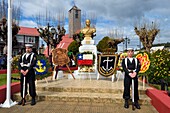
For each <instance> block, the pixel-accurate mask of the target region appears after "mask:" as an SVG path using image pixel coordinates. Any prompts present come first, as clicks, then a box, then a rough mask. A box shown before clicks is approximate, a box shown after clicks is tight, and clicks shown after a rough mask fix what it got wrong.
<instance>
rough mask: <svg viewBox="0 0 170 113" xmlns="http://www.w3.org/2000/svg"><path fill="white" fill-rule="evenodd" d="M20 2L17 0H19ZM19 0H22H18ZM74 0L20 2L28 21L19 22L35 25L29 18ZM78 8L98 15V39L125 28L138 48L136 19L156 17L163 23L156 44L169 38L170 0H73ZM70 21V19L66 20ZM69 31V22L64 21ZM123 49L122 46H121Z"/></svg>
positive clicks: (65, 7) (58, 9)
mask: <svg viewBox="0 0 170 113" xmlns="http://www.w3.org/2000/svg"><path fill="white" fill-rule="evenodd" d="M16 1H17V0H16ZM18 1H20V0H18ZM71 1H72V0H24V1H21V9H22V16H23V17H24V19H25V20H22V21H21V22H20V25H23V26H29V27H31V26H32V27H36V22H34V21H30V20H29V19H30V18H32V16H33V15H36V14H38V13H44V15H45V13H46V11H50V13H51V14H52V15H57V14H58V13H59V12H63V11H64V12H65V15H66V17H67V18H68V10H69V9H71V7H72V2H71ZM74 1H75V4H76V6H77V7H78V8H80V9H81V10H82V13H83V12H86V15H87V16H89V15H90V13H91V12H92V13H93V14H95V16H96V17H97V24H96V29H97V32H96V34H97V36H96V37H95V40H99V39H102V38H103V37H104V36H106V35H108V30H109V29H113V28H120V29H123V32H124V37H125V36H128V37H129V38H130V39H131V43H130V44H129V46H134V47H137V45H138V44H139V39H138V37H137V36H134V35H135V32H134V28H133V26H134V22H135V20H136V19H141V18H146V19H149V21H153V20H157V22H158V23H159V24H160V26H159V28H160V30H161V31H160V34H159V36H158V37H159V38H156V39H155V41H154V43H160V42H167V41H168V40H170V7H169V4H170V0H161V1H160V0H74ZM67 20H68V19H67ZM65 28H66V29H67V33H68V22H66V24H65ZM121 48H122V46H121Z"/></svg>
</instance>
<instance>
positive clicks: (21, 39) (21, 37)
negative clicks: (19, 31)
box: [16, 35, 24, 42]
mask: <svg viewBox="0 0 170 113" xmlns="http://www.w3.org/2000/svg"><path fill="white" fill-rule="evenodd" d="M16 37H17V41H18V42H24V36H20V35H17V36H16Z"/></svg>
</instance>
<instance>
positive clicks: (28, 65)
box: [20, 63, 31, 67]
mask: <svg viewBox="0 0 170 113" xmlns="http://www.w3.org/2000/svg"><path fill="white" fill-rule="evenodd" d="M20 65H21V67H30V65H31V64H30V63H27V64H24V63H20Z"/></svg>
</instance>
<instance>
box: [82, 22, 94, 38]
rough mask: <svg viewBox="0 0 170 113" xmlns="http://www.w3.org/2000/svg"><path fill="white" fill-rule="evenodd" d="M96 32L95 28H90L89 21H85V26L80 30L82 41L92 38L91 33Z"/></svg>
mask: <svg viewBox="0 0 170 113" xmlns="http://www.w3.org/2000/svg"><path fill="white" fill-rule="evenodd" d="M95 32H96V29H95V28H92V27H90V20H89V19H87V20H86V26H85V27H84V28H83V29H81V33H82V34H83V35H84V40H85V41H89V40H92V38H93V37H94V35H93V33H95Z"/></svg>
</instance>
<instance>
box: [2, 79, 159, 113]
mask: <svg viewBox="0 0 170 113" xmlns="http://www.w3.org/2000/svg"><path fill="white" fill-rule="evenodd" d="M50 79H51V78H48V80H49V81H50ZM64 81H65V82H64ZM69 81H72V80H68V79H60V80H58V81H54V82H51V84H50V83H48V84H47V83H46V82H45V80H43V81H41V80H40V81H39V82H38V85H39V86H42V87H43V86H45V87H48V86H52V84H53V85H54V84H55V85H56V86H60V85H61V86H62V87H64V86H67V87H70V86H71V87H73V86H74V87H77V86H80V83H81V85H82V86H83V87H87V88H88V87H92V86H94V87H100V88H101V87H103V88H105V87H112V88H116V87H122V86H123V84H122V83H123V81H119V82H111V79H106V80H98V81H96V80H92V81H90V80H85V81H84V80H73V81H72V82H69ZM86 84H87V85H86ZM102 84H105V86H104V85H102ZM116 84H117V85H116ZM89 85H90V86H89ZM140 88H142V86H141V84H140V86H139V89H140ZM146 88H149V87H148V86H147V87H146ZM131 107H132V106H131V105H130V107H129V109H125V108H124V107H123V103H109V104H106V103H96V102H95V103H93V102H58V101H49V100H47V101H37V104H36V105H35V106H31V105H30V101H28V102H27V103H26V105H25V106H19V105H15V106H13V107H11V108H0V113H158V112H157V111H156V109H155V108H154V107H153V106H152V105H151V104H142V105H141V109H140V110H138V109H135V111H132V108H131Z"/></svg>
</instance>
